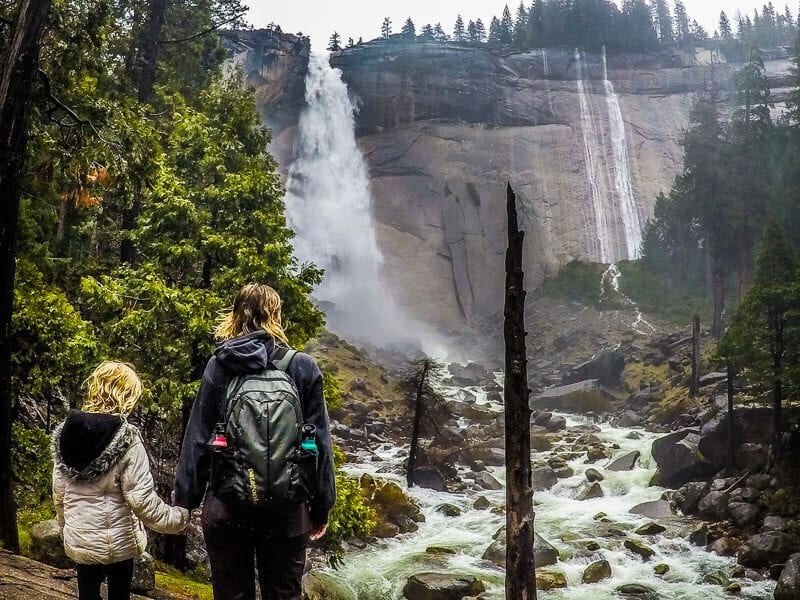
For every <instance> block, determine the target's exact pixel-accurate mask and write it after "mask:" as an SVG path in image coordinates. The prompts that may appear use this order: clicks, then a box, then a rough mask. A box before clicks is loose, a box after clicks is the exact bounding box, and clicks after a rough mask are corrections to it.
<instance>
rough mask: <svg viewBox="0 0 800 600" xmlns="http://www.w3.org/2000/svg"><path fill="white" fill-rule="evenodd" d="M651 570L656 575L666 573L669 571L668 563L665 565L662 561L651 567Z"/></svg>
mask: <svg viewBox="0 0 800 600" xmlns="http://www.w3.org/2000/svg"><path fill="white" fill-rule="evenodd" d="M653 572H654V573H655V574H656V575H666V574H667V573H669V565H666V564H664V563H661V564H660V565H656V566H655V567H653Z"/></svg>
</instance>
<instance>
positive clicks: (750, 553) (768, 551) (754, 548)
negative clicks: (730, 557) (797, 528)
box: [738, 531, 800, 569]
mask: <svg viewBox="0 0 800 600" xmlns="http://www.w3.org/2000/svg"><path fill="white" fill-rule="evenodd" d="M798 552H800V539H799V538H798V537H797V536H794V535H790V534H788V533H783V532H781V531H768V532H766V533H759V534H756V535H754V536H753V537H751V538H750V539H749V540H747V542H745V544H744V545H743V546H742V547H741V548H740V549H739V554H738V560H739V563H740V564H742V565H744V566H745V567H752V568H754V569H761V568H764V567H769V566H770V565H775V564H781V563H785V562H786V561H787V560H788V559H789V557H790V556H791V555H792V554H796V553H798Z"/></svg>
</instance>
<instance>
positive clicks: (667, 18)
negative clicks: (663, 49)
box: [654, 0, 675, 44]
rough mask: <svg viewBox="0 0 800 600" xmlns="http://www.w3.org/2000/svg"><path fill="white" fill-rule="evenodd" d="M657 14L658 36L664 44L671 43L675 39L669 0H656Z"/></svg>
mask: <svg viewBox="0 0 800 600" xmlns="http://www.w3.org/2000/svg"><path fill="white" fill-rule="evenodd" d="M654 8H655V16H656V23H657V26H658V38H659V40H660V41H661V43H662V44H671V43H672V42H673V41H674V39H675V36H674V33H673V23H672V15H671V14H670V10H669V5H668V4H667V0H656V4H655V7H654Z"/></svg>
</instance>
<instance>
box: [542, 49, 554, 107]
mask: <svg viewBox="0 0 800 600" xmlns="http://www.w3.org/2000/svg"><path fill="white" fill-rule="evenodd" d="M541 51H542V68H543V69H544V79H545V81H547V105H548V106H549V107H550V113H551V114H552V113H553V92H552V90H551V89H550V61H549V60H548V57H547V48H542V49H541Z"/></svg>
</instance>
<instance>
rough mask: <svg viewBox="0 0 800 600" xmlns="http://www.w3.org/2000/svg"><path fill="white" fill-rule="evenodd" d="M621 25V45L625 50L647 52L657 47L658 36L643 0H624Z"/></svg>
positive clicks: (648, 9)
mask: <svg viewBox="0 0 800 600" xmlns="http://www.w3.org/2000/svg"><path fill="white" fill-rule="evenodd" d="M621 24H622V38H621V45H622V47H624V48H625V49H627V50H634V51H637V50H648V49H652V48H655V47H656V46H657V45H658V34H657V33H656V30H655V27H654V26H653V18H652V15H651V13H650V8H649V7H648V5H647V2H646V1H645V0H624V1H623V3H622V21H621Z"/></svg>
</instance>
